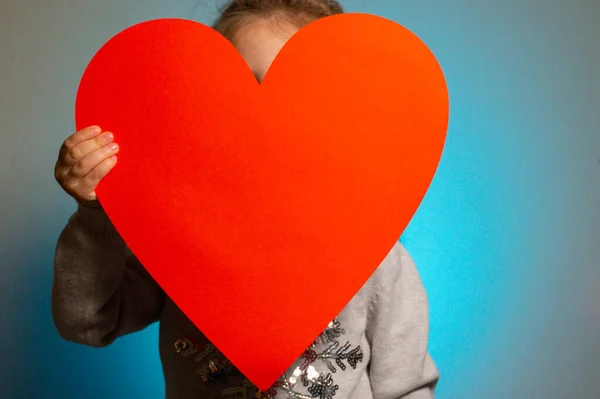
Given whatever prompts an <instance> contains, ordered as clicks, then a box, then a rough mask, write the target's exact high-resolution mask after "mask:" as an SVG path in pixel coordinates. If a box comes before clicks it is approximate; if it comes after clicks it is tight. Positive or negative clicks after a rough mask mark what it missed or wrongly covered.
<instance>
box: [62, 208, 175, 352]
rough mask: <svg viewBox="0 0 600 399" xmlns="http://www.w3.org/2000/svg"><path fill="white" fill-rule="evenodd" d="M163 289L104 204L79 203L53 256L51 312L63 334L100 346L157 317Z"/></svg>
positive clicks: (139, 327)
mask: <svg viewBox="0 0 600 399" xmlns="http://www.w3.org/2000/svg"><path fill="white" fill-rule="evenodd" d="M163 304H164V293H163V291H162V289H161V288H160V287H159V286H158V284H157V283H156V282H155V281H154V280H153V279H152V278H151V277H150V275H149V274H148V273H147V272H146V270H145V269H144V267H143V266H142V265H141V264H140V262H139V261H138V260H137V258H136V257H135V256H134V255H133V254H132V253H131V252H130V251H129V249H128V248H127V246H126V245H125V242H124V241H123V239H122V238H121V236H120V235H119V234H118V232H117V231H116V230H115V228H114V226H113V225H112V223H111V222H110V220H109V219H108V217H107V215H106V213H105V212H104V210H103V209H102V208H86V207H82V206H79V207H78V209H77V211H76V212H75V213H74V214H73V215H72V216H71V217H70V218H69V221H68V223H67V225H66V227H65V228H64V229H63V231H62V232H61V234H60V236H59V239H58V242H57V245H56V251H55V256H54V277H53V283H52V317H53V320H54V324H55V326H56V329H57V331H58V333H59V334H60V336H61V337H63V338H64V339H66V340H68V341H72V342H76V343H81V344H85V345H89V346H92V347H103V346H106V345H109V344H111V343H112V342H113V341H114V340H115V339H117V338H118V337H120V336H122V335H125V334H129V333H132V332H135V331H139V330H142V329H144V328H145V327H147V326H148V325H150V324H152V323H153V322H155V321H158V319H159V318H160V314H161V312H162V307H163Z"/></svg>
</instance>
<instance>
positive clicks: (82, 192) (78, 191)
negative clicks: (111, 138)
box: [71, 155, 117, 201]
mask: <svg viewBox="0 0 600 399" xmlns="http://www.w3.org/2000/svg"><path fill="white" fill-rule="evenodd" d="M116 164H117V156H116V155H113V156H110V157H108V158H106V159H104V160H103V161H102V162H100V163H99V164H98V165H97V166H96V167H95V168H93V169H92V170H91V171H90V172H89V173H88V174H87V175H86V176H85V177H83V178H82V179H77V180H75V182H76V183H75V185H74V186H72V187H71V190H72V195H73V196H74V197H75V198H78V199H81V200H84V201H92V200H95V199H96V193H95V190H96V187H98V184H99V183H100V181H101V180H102V179H103V178H104V177H105V176H106V175H107V174H108V172H110V171H111V170H112V168H114V166H115V165H116Z"/></svg>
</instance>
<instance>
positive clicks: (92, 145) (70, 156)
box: [62, 132, 114, 166]
mask: <svg viewBox="0 0 600 399" xmlns="http://www.w3.org/2000/svg"><path fill="white" fill-rule="evenodd" d="M113 140H114V135H113V134H112V133H111V132H104V133H102V134H101V135H99V136H95V137H92V138H91V139H88V140H84V141H81V142H79V143H77V144H75V145H73V146H70V144H68V147H66V148H67V149H66V151H65V152H64V153H63V157H62V163H63V164H64V165H71V166H72V165H75V164H76V163H77V162H79V161H80V160H81V159H83V158H85V157H86V156H88V155H89V154H91V153H93V152H94V151H96V150H98V149H100V148H103V147H105V146H106V145H107V144H109V143H111V142H112V141H113Z"/></svg>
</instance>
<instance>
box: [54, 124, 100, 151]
mask: <svg viewBox="0 0 600 399" xmlns="http://www.w3.org/2000/svg"><path fill="white" fill-rule="evenodd" d="M100 133H102V130H101V129H100V127H99V126H95V125H94V126H89V127H86V128H85V129H81V130H80V131H78V132H75V133H73V134H72V135H70V136H69V137H67V138H66V139H65V141H64V142H63V143H62V146H61V147H60V154H61V156H62V155H63V154H64V153H65V152H67V151H68V150H70V149H71V148H73V147H75V146H76V145H77V144H79V143H81V142H83V141H86V140H89V139H92V138H94V137H95V136H97V135H99V134H100Z"/></svg>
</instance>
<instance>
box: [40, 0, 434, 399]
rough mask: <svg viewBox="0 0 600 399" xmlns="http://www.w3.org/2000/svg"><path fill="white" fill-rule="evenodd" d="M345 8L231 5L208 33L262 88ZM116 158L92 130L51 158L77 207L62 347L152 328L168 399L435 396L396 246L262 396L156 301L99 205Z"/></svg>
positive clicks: (66, 260) (418, 297)
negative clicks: (284, 55)
mask: <svg viewBox="0 0 600 399" xmlns="http://www.w3.org/2000/svg"><path fill="white" fill-rule="evenodd" d="M342 12H343V11H342V8H341V6H340V5H339V4H338V3H337V2H336V1H334V0H236V1H232V2H231V3H230V4H229V5H228V6H227V7H226V8H225V10H224V12H223V13H222V15H221V16H220V17H219V18H218V20H217V22H216V23H215V26H214V27H215V29H217V30H218V31H219V32H221V33H222V34H223V35H224V36H225V37H227V38H228V39H229V40H230V41H231V42H232V43H233V44H234V45H235V46H236V48H237V49H238V50H239V51H240V53H241V55H242V56H243V57H244V59H245V60H246V61H247V63H248V65H249V67H250V68H251V69H252V70H253V71H254V74H255V75H256V78H257V79H258V80H259V81H260V80H262V78H263V77H264V75H265V73H266V71H267V69H268V68H269V65H270V64H271V62H272V61H273V59H274V58H275V56H276V54H277V52H278V51H279V50H280V49H281V47H282V46H283V45H284V44H285V42H286V40H287V39H289V38H290V37H291V36H292V35H293V34H294V33H295V32H296V31H297V30H298V29H300V28H301V27H302V26H304V25H305V24H307V23H309V22H310V21H312V20H315V19H317V18H321V17H326V16H328V15H332V14H339V13H342ZM198 73H201V71H199V72H198ZM115 95H118V93H115ZM118 151H119V148H118V145H117V144H116V143H115V142H114V137H113V135H112V134H111V133H109V132H102V131H101V129H100V128H99V127H94V126H93V127H89V128H86V129H83V130H81V131H79V132H77V133H74V134H73V135H72V136H70V137H69V138H67V139H66V140H65V142H64V144H63V146H62V148H61V150H60V154H59V159H58V161H57V164H56V169H55V176H56V179H57V181H58V182H59V184H60V185H61V186H62V187H63V188H64V190H65V191H66V192H67V193H68V194H69V195H71V196H72V197H73V198H75V199H76V200H77V202H78V208H77V211H76V212H75V213H74V214H73V216H72V217H71V218H70V219H69V221H68V224H67V226H66V227H65V228H64V230H63V232H62V233H61V235H60V238H59V240H58V244H57V247H56V256H55V269H54V282H53V290H52V312H53V317H54V322H55V325H56V328H57V330H58V332H59V333H60V335H61V336H62V337H63V338H64V339H67V340H69V341H73V342H78V343H82V344H85V345H89V346H93V347H103V346H106V345H109V344H110V343H112V342H113V341H114V340H116V339H117V338H119V337H120V336H123V335H125V334H129V333H133V332H135V331H139V330H142V329H144V328H145V327H147V326H148V325H150V324H152V323H154V322H156V321H159V322H160V338H159V340H160V356H161V360H162V365H163V371H164V377H165V383H166V384H165V385H166V398H168V399H200V398H206V399H213V398H214V399H216V398H271V399H286V398H288V399H307V398H321V399H332V398H333V397H334V396H335V398H336V399H397V398H404V399H429V398H433V396H434V389H435V386H436V383H437V381H438V378H439V374H438V370H437V368H436V366H435V364H434V362H433V361H432V359H431V357H430V356H429V354H428V352H427V340H428V328H429V325H428V309H427V298H426V294H425V292H424V289H423V285H422V283H421V280H420V278H419V276H418V274H417V270H416V268H415V265H414V264H413V261H412V259H411V258H410V256H409V254H408V253H407V252H406V250H405V249H404V248H403V247H402V245H401V244H400V243H397V244H396V245H395V247H394V248H393V249H392V250H391V251H390V253H389V254H388V255H387V257H386V259H385V260H384V261H383V262H382V263H381V265H380V266H379V267H378V269H377V271H376V272H375V273H374V274H373V276H372V277H371V278H370V279H369V280H368V281H367V283H366V284H365V285H364V286H363V287H362V289H361V290H360V291H359V292H358V293H357V294H356V296H355V297H354V298H353V299H352V300H351V301H350V302H349V303H348V305H347V306H346V307H345V308H344V310H343V311H342V312H341V313H340V314H339V316H338V317H337V318H336V319H335V320H333V321H332V322H331V323H330V324H329V326H328V327H327V329H326V330H325V331H324V332H323V333H322V334H321V335H320V336H319V337H318V338H317V339H316V340H315V342H314V343H313V344H312V345H311V346H310V347H309V348H308V349H307V350H306V351H305V353H304V354H303V355H302V356H301V357H300V358H299V359H298V360H297V361H296V362H295V363H294V364H293V365H292V366H291V367H290V368H289V370H288V371H287V372H286V373H285V374H284V375H283V376H282V377H281V378H280V379H279V380H278V381H277V382H276V383H275V384H274V385H273V387H272V388H271V389H270V390H269V391H267V392H261V391H259V390H258V389H257V388H256V387H254V386H253V385H252V384H251V383H250V382H249V381H248V380H247V379H246V378H245V377H244V376H243V375H241V373H240V372H239V371H237V370H236V369H235V367H234V366H233V365H232V364H231V363H230V362H229V361H228V360H227V359H226V358H225V357H224V356H223V355H222V354H221V353H220V352H219V351H218V349H217V348H215V347H214V346H213V345H212V344H211V343H210V342H208V340H207V339H206V337H204V336H203V334H202V333H201V332H200V331H198V329H197V328H196V327H195V326H194V325H193V324H192V323H191V322H190V321H189V320H188V319H187V317H186V316H185V315H184V314H183V313H182V312H181V311H180V310H179V309H178V308H177V306H176V305H175V304H174V303H173V302H172V301H171V300H170V299H169V298H168V297H167V296H166V295H165V293H164V292H163V291H162V290H161V288H160V287H159V286H158V285H157V283H156V282H155V281H154V280H153V279H152V278H151V277H150V275H149V274H148V273H147V272H146V271H145V269H144V267H143V266H142V265H141V264H140V262H139V261H138V260H137V259H136V257H135V256H134V255H133V254H132V253H131V252H130V251H129V249H128V248H127V246H126V245H125V242H124V241H123V240H122V238H121V237H120V236H119V234H118V233H117V232H116V230H115V228H114V226H113V225H112V224H111V222H110V221H109V220H108V218H107V216H106V214H105V213H104V211H103V210H102V208H101V206H100V204H99V203H98V201H97V200H96V196H95V193H94V190H95V188H96V186H97V185H98V183H99V182H100V180H101V179H102V178H103V177H104V176H106V174H107V173H109V171H110V170H111V169H112V168H113V167H115V165H116V162H117V158H116V154H117V152H118ZM315 278H317V277H316V276H315ZM307 316H309V315H307ZM99 383H100V382H99Z"/></svg>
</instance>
